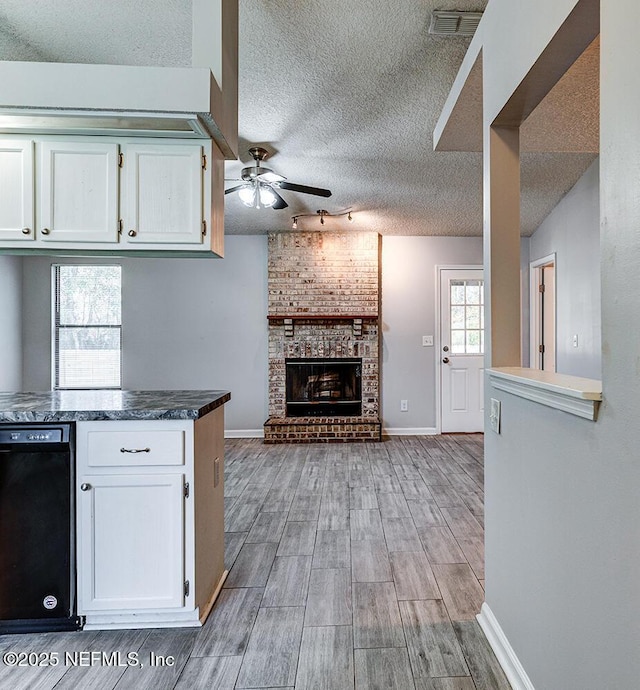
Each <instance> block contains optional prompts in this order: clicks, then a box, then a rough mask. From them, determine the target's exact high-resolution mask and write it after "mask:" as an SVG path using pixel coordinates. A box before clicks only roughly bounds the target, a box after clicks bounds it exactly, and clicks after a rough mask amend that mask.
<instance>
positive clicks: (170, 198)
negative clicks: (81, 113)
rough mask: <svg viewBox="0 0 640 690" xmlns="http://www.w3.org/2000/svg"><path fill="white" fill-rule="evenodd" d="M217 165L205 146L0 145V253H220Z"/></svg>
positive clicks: (40, 138) (57, 141) (62, 141)
mask: <svg viewBox="0 0 640 690" xmlns="http://www.w3.org/2000/svg"><path fill="white" fill-rule="evenodd" d="M223 165H224V160H223V157H222V154H221V153H220V151H219V150H218V148H217V147H216V146H215V144H213V143H212V142H210V141H205V142H203V141H202V140H200V139H198V140H184V139H183V140H179V139H168V138H165V139H150V138H147V139H142V138H141V137H119V138H117V139H116V138H113V137H106V136H101V137H98V136H93V137H91V136H77V137H70V136H65V137H60V136H53V135H34V136H33V137H32V138H31V139H26V138H24V137H18V136H12V135H6V136H4V137H2V138H0V254H3V253H7V254H11V253H30V251H31V250H34V251H37V252H38V253H41V254H45V253H46V254H51V255H56V254H58V253H61V254H64V255H65V256H66V255H68V254H78V255H82V256H86V255H87V253H89V254H92V253H100V254H104V253H105V252H113V251H114V250H117V251H121V252H123V253H125V252H126V254H128V255H131V256H134V255H138V256H145V255H156V256H160V255H162V254H163V253H165V252H168V251H169V252H173V253H175V254H176V255H182V256H185V255H189V256H198V255H204V256H206V255H207V254H209V253H211V254H213V255H214V256H222V254H223V247H224V240H223V237H224V227H223V217H224V184H223V180H224V167H223Z"/></svg>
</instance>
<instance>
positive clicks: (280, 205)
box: [271, 187, 289, 211]
mask: <svg viewBox="0 0 640 690" xmlns="http://www.w3.org/2000/svg"><path fill="white" fill-rule="evenodd" d="M271 191H272V192H273V193H274V195H275V197H276V203H275V204H274V205H273V206H272V207H271V208H275V209H276V211H277V210H278V209H281V208H287V207H288V206H289V204H288V203H287V202H286V201H285V200H284V199H283V198H282V197H281V196H280V195H279V194H278V192H276V190H275V189H274V188H273V187H271Z"/></svg>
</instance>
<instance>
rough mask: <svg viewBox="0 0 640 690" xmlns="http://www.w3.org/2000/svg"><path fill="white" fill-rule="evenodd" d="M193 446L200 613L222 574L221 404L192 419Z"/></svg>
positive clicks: (222, 468)
mask: <svg viewBox="0 0 640 690" xmlns="http://www.w3.org/2000/svg"><path fill="white" fill-rule="evenodd" d="M194 446H195V453H194V488H195V492H194V501H195V506H194V507H195V530H194V533H195V556H196V588H195V589H196V592H195V594H196V600H195V604H196V606H198V607H200V611H201V612H202V611H205V610H206V609H207V604H208V603H209V601H210V600H211V597H212V596H213V594H214V592H215V590H216V588H217V586H218V584H219V582H220V579H221V577H222V575H223V573H224V407H222V406H221V407H218V408H217V409H216V410H214V411H213V412H210V413H209V414H207V415H205V416H204V417H201V418H200V419H198V420H197V421H196V422H195V433H194ZM216 460H217V465H218V469H217V474H218V483H217V485H215V486H214V484H215V475H216Z"/></svg>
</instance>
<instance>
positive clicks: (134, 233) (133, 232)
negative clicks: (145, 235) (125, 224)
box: [127, 230, 138, 237]
mask: <svg viewBox="0 0 640 690" xmlns="http://www.w3.org/2000/svg"><path fill="white" fill-rule="evenodd" d="M137 234H138V233H137V232H136V231H135V230H129V232H128V233H127V235H129V237H135V236H136V235H137Z"/></svg>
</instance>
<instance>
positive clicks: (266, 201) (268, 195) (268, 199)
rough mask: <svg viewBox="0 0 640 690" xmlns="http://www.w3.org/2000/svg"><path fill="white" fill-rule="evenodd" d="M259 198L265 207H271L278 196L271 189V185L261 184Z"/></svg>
mask: <svg viewBox="0 0 640 690" xmlns="http://www.w3.org/2000/svg"><path fill="white" fill-rule="evenodd" d="M259 198H260V205H261V206H264V207H265V208H269V207H270V206H273V205H274V204H275V203H276V201H277V197H276V195H275V194H274V193H273V192H272V191H271V189H270V188H269V187H267V186H266V185H262V184H261V185H260V188H259Z"/></svg>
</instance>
